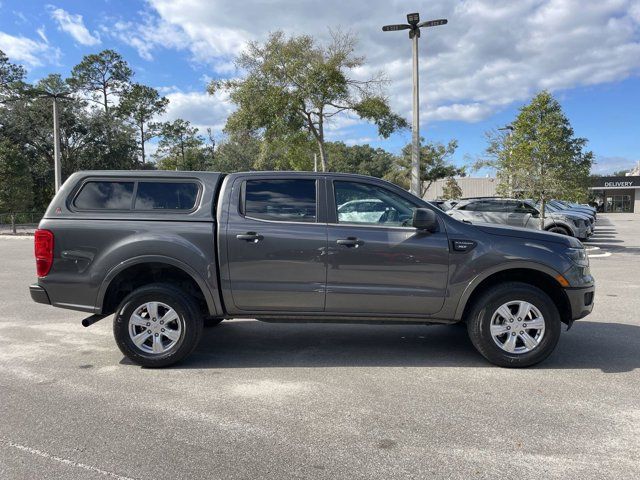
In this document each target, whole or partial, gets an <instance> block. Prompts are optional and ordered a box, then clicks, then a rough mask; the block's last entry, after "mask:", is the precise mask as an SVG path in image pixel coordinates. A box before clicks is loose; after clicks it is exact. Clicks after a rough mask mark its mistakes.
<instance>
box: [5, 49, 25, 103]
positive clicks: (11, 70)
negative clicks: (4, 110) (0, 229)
mask: <svg viewBox="0 0 640 480" xmlns="http://www.w3.org/2000/svg"><path fill="white" fill-rule="evenodd" d="M25 75H26V72H25V69H24V68H23V67H21V66H20V65H16V64H15V63H11V62H10V61H9V58H8V57H7V56H6V55H5V54H4V52H3V51H2V50H0V104H1V103H2V102H4V101H5V100H6V98H7V96H10V95H11V94H12V93H13V92H14V90H15V89H16V87H17V86H19V85H21V84H22V82H23V80H24V77H25Z"/></svg>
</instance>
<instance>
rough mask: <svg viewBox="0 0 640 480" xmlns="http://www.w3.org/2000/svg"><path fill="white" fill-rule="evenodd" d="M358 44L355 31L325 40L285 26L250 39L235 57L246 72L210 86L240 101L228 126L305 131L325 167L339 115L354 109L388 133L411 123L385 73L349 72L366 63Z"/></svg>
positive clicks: (275, 135)
mask: <svg viewBox="0 0 640 480" xmlns="http://www.w3.org/2000/svg"><path fill="white" fill-rule="evenodd" d="M355 46H356V42H355V39H354V38H353V37H352V36H350V35H346V34H341V33H332V40H331V42H330V43H329V44H328V45H326V46H323V45H318V44H317V43H316V41H315V40H314V39H313V38H312V37H311V36H309V35H301V36H297V37H291V38H286V37H285V35H284V33H283V32H275V33H272V34H271V35H270V36H269V38H268V39H267V41H266V42H265V43H264V44H260V43H257V42H250V43H249V46H248V49H247V50H246V51H245V52H244V53H243V54H241V55H240V56H239V57H238V59H237V60H236V65H237V67H238V68H239V69H241V70H243V71H246V72H247V75H246V77H245V78H243V79H240V80H225V81H214V82H211V84H210V85H209V87H208V91H209V93H211V94H214V93H216V92H217V91H218V90H221V89H222V90H225V91H228V92H230V96H231V101H232V102H233V103H235V104H236V105H237V107H238V108H237V110H236V111H235V112H234V113H233V114H231V116H230V117H229V119H228V120H227V125H226V131H227V132H234V131H235V132H238V131H252V132H258V131H259V132H262V133H264V136H265V140H267V142H272V141H273V140H274V139H279V140H280V141H283V142H286V141H287V140H288V139H289V138H290V137H297V136H299V135H300V133H301V132H303V133H304V134H305V135H306V136H307V137H308V138H309V139H312V140H313V141H314V142H315V143H316V145H317V148H318V153H319V155H320V162H321V166H322V170H323V171H326V170H327V168H328V167H329V159H328V153H327V151H326V148H325V127H326V124H327V122H328V121H330V120H331V119H332V118H333V117H334V116H336V115H340V114H342V113H343V112H350V113H352V114H355V115H357V116H359V117H360V118H363V119H366V120H369V121H372V122H374V123H375V124H376V125H377V126H378V132H379V134H380V135H381V136H383V137H385V138H386V137H388V136H389V135H390V134H391V133H393V132H394V131H395V130H397V129H399V128H404V127H406V126H407V123H406V121H405V120H404V119H403V118H401V117H399V116H398V115H396V114H394V113H392V112H391V109H390V108H389V104H388V101H387V99H386V98H385V97H384V95H383V93H382V86H383V84H384V79H383V77H382V76H381V75H378V76H376V77H374V78H370V79H367V80H360V79H356V78H353V77H351V76H350V73H351V71H352V70H354V69H356V68H358V67H361V66H363V65H364V59H363V58H362V57H358V56H356V55H355V53H354V52H355Z"/></svg>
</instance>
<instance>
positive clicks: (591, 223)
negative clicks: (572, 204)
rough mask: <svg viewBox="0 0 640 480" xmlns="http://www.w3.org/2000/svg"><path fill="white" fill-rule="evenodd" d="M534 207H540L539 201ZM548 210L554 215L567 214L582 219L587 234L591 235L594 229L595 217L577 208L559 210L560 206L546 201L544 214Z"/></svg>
mask: <svg viewBox="0 0 640 480" xmlns="http://www.w3.org/2000/svg"><path fill="white" fill-rule="evenodd" d="M536 208H538V209H540V208H541V206H540V203H537V204H536ZM547 212H549V213H553V214H556V215H567V216H570V217H573V218H581V219H582V220H584V221H585V223H586V224H587V227H588V229H589V236H591V235H593V232H594V231H595V219H594V217H593V216H592V215H590V214H589V213H587V212H583V211H579V210H571V209H564V210H561V209H560V208H558V207H556V206H554V205H553V204H551V203H546V204H545V214H546V213H547Z"/></svg>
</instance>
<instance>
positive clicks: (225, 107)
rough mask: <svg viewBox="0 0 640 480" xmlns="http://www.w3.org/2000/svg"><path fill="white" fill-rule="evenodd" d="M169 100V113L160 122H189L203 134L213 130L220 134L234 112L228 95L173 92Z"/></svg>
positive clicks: (168, 96) (167, 95)
mask: <svg viewBox="0 0 640 480" xmlns="http://www.w3.org/2000/svg"><path fill="white" fill-rule="evenodd" d="M166 97H167V98H168V99H169V106H168V107H167V111H166V113H165V114H164V115H162V117H161V118H160V119H159V120H160V121H172V120H175V119H177V118H182V119H184V120H188V121H189V122H191V124H192V125H193V126H194V127H197V128H198V129H199V130H200V131H201V133H204V132H205V131H206V129H207V128H211V129H212V130H213V131H214V132H215V133H220V132H221V131H222V129H223V128H224V125H225V123H226V121H227V117H228V116H229V114H231V112H232V111H233V105H232V104H231V102H230V101H229V98H228V96H227V95H226V94H223V93H217V94H215V95H209V94H208V93H204V92H180V91H177V92H172V93H168V94H166Z"/></svg>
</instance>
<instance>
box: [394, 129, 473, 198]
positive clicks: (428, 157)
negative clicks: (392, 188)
mask: <svg viewBox="0 0 640 480" xmlns="http://www.w3.org/2000/svg"><path fill="white" fill-rule="evenodd" d="M457 148H458V141H457V140H450V141H449V143H448V144H447V145H443V144H442V143H433V142H430V143H427V144H424V138H421V139H420V188H421V190H420V197H422V196H424V194H425V193H426V191H427V189H428V188H429V187H430V186H431V184H432V183H433V182H435V181H436V180H440V179H441V178H447V177H453V176H455V175H464V173H465V169H464V168H459V167H456V166H454V165H451V164H450V163H449V162H450V160H451V157H452V156H453V155H454V153H455V151H456V149H457ZM385 179H386V180H389V181H390V182H393V183H396V184H397V185H399V186H401V187H402V188H404V189H407V190H408V189H409V185H410V183H411V144H410V143H409V144H407V145H405V147H404V148H403V149H402V153H401V155H400V156H399V157H397V158H396V162H395V165H394V168H393V169H392V170H391V171H390V172H389V173H388V174H387V175H385Z"/></svg>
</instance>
